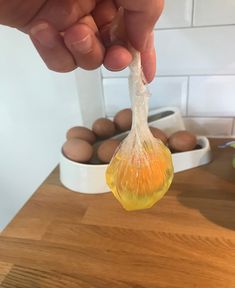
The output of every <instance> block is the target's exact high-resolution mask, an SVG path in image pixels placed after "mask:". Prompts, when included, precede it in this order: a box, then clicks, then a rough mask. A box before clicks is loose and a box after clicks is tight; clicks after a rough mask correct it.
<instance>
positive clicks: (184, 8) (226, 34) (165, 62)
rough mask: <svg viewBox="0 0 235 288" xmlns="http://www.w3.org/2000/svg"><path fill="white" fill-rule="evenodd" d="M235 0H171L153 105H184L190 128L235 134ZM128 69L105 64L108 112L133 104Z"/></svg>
mask: <svg viewBox="0 0 235 288" xmlns="http://www.w3.org/2000/svg"><path fill="white" fill-rule="evenodd" d="M233 24H235V0H226V1H225V0H194V1H193V0H165V10H164V13H163V15H162V16H161V18H160V20H159V22H158V24H157V25H156V27H155V28H156V30H155V43H156V47H157V54H158V57H157V59H158V69H157V76H158V77H156V78H155V80H154V81H153V83H151V84H150V86H149V89H150V92H151V94H152V96H151V98H150V109H155V108H158V107H164V106H176V107H178V108H179V109H180V110H181V112H182V114H183V115H184V117H185V122H186V124H187V128H189V129H192V130H193V131H194V132H195V133H197V134H200V135H209V136H234V137H235V37H234V35H235V25H233ZM128 73H129V70H128V69H125V70H123V71H121V72H118V73H114V72H110V71H108V70H106V69H105V68H103V69H102V75H103V83H104V98H105V107H106V114H107V115H108V116H113V115H114V114H115V113H116V112H117V111H118V110H120V109H122V108H125V107H129V106H130V100H129V98H128V84H127V83H128V80H127V77H128Z"/></svg>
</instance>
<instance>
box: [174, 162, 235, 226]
mask: <svg viewBox="0 0 235 288" xmlns="http://www.w3.org/2000/svg"><path fill="white" fill-rule="evenodd" d="M201 169H202V168H201ZM231 171H232V172H233V173H234V175H233V174H231ZM204 172H205V173H207V172H208V171H207V168H206V166H205V168H204ZM210 172H211V171H210ZM192 175H193V170H192ZM211 176H212V178H213V179H210V177H208V183H201V182H200V181H199V182H198V183H196V181H193V183H192V184H190V183H180V184H177V183H175V184H174V188H175V189H177V190H178V191H181V192H179V194H178V195H177V198H178V200H179V201H180V203H181V204H182V205H184V206H186V207H190V208H193V209H197V210H199V211H200V213H201V214H202V215H203V216H204V217H206V218H207V219H208V220H210V221H212V222H214V223H215V224H217V225H220V226H222V227H225V228H228V229H231V230H235V169H233V170H231V168H230V170H229V171H228V170H227V169H226V168H224V169H222V168H221V167H220V168H218V169H213V175H211ZM195 224H196V223H195Z"/></svg>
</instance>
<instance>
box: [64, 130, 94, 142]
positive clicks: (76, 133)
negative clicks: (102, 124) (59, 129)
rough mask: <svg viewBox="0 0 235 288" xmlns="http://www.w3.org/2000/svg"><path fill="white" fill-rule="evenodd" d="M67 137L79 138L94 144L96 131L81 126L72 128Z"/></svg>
mask: <svg viewBox="0 0 235 288" xmlns="http://www.w3.org/2000/svg"><path fill="white" fill-rule="evenodd" d="M66 137H67V139H68V140H69V139H72V138H79V139H82V140H85V141H87V142H89V143H90V144H93V143H95V141H96V137H95V133H94V132H93V131H91V130H90V129H88V128H86V127H81V126H76V127H72V128H70V129H69V130H68V132H67V135H66Z"/></svg>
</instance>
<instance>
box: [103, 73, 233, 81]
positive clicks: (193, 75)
mask: <svg viewBox="0 0 235 288" xmlns="http://www.w3.org/2000/svg"><path fill="white" fill-rule="evenodd" d="M224 76H225V77H228V76H231V77H235V74H178V75H174V74H169V75H156V76H155V77H154V78H180V77H224ZM123 78H126V79H127V78H128V75H126V76H125V75H117V76H112V75H110V76H109V75H108V76H105V75H103V80H107V79H123Z"/></svg>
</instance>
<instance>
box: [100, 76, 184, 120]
mask: <svg viewBox="0 0 235 288" xmlns="http://www.w3.org/2000/svg"><path fill="white" fill-rule="evenodd" d="M103 84H104V97H105V107H106V114H107V116H113V115H114V114H115V113H116V112H118V111H119V110H121V109H124V108H126V107H130V99H129V92H128V79H127V78H119V79H116V78H108V79H104V80H103ZM187 87H188V78H187V77H158V78H155V79H154V81H153V82H152V83H151V84H150V85H149V92H150V99H149V100H150V101H149V104H150V108H151V109H156V108H161V107H166V106H174V107H178V108H179V109H180V110H181V112H182V114H183V115H186V108H187ZM114 91H115V92H114Z"/></svg>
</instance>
